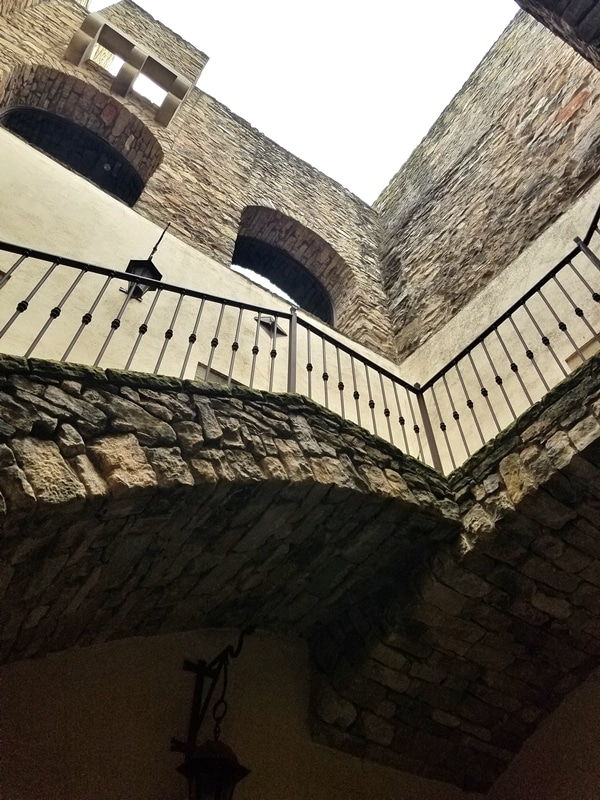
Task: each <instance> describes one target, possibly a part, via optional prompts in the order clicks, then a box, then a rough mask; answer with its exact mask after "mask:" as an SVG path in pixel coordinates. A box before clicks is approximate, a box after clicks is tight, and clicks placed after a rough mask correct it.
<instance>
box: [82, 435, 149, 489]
mask: <svg viewBox="0 0 600 800" xmlns="http://www.w3.org/2000/svg"><path fill="white" fill-rule="evenodd" d="M88 453H89V455H90V458H91V460H92V461H93V462H94V463H95V464H96V465H97V467H98V469H99V471H100V473H101V474H102V476H103V477H104V479H105V480H106V483H107V485H108V487H109V489H110V492H111V494H112V495H113V496H114V497H122V496H123V495H126V494H128V493H129V492H131V491H135V490H140V489H153V488H154V487H155V486H156V485H157V479H156V475H155V473H154V471H153V469H152V467H151V466H150V464H149V463H148V461H147V459H146V456H145V453H144V450H143V449H142V447H141V446H140V443H139V442H138V440H137V439H136V437H135V436H134V435H133V434H125V435H122V436H106V437H104V438H103V439H102V440H100V441H99V442H96V443H95V444H91V445H90V446H89V447H88Z"/></svg>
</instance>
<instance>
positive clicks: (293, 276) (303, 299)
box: [232, 236, 333, 325]
mask: <svg viewBox="0 0 600 800" xmlns="http://www.w3.org/2000/svg"><path fill="white" fill-rule="evenodd" d="M232 263H233V264H236V265H238V266H240V267H246V268H247V269H251V270H252V271H253V272H256V273H258V274H259V275H262V277H263V278H267V279H268V280H270V281H271V283H274V284H275V285H276V286H278V287H279V288H280V289H282V290H283V291H284V292H285V293H286V294H287V295H289V296H290V297H293V298H294V301H296V302H297V303H298V305H300V306H301V307H302V308H303V309H305V310H306V311H308V312H310V313H311V314H314V315H315V317H318V318H319V319H322V320H323V322H326V323H327V324H328V325H333V306H332V304H331V300H330V298H329V295H328V294H327V292H326V291H325V289H324V288H323V287H322V286H321V284H320V283H319V281H318V280H317V279H316V278H315V277H314V276H313V275H312V274H311V273H310V272H309V271H308V270H307V269H306V267H304V266H303V265H302V264H301V263H300V262H299V261H296V259H295V258H292V256H290V255H289V254H288V253H286V252H285V250H282V249H281V248H280V247H275V246H274V245H272V244H268V243H267V242H261V241H260V240H258V239H254V238H252V237H249V236H238V238H237V241H236V243H235V249H234V251H233V259H232Z"/></svg>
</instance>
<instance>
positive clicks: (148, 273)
mask: <svg viewBox="0 0 600 800" xmlns="http://www.w3.org/2000/svg"><path fill="white" fill-rule="evenodd" d="M170 225H171V223H170V222H169V223H168V224H167V227H166V228H165V229H164V231H163V232H162V233H161V235H160V236H159V239H158V241H157V243H156V244H155V245H154V247H153V248H152V252H151V253H150V255H149V256H148V258H142V259H132V260H131V261H130V262H129V264H128V265H127V269H126V270H125V272H129V273H130V274H131V275H136V276H137V277H140V278H151V279H152V280H154V281H159V280H160V279H161V278H162V272H159V271H158V269H157V268H156V267H155V265H154V263H153V261H152V256H153V255H154V254H155V253H156V251H157V250H158V246H159V244H160V243H161V242H162V240H163V236H164V235H165V233H166V232H167V231H168V230H169V227H170ZM149 290H150V291H154V287H153V286H152V287H151V286H148V284H145V283H137V281H130V282H129V289H128V290H125V289H123V290H122V291H127V294H128V299H131V298H132V297H134V298H135V299H136V300H141V299H142V297H143V296H144V295H145V294H146V292H147V291H149Z"/></svg>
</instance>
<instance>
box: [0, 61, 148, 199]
mask: <svg viewBox="0 0 600 800" xmlns="http://www.w3.org/2000/svg"><path fill="white" fill-rule="evenodd" d="M0 109H1V110H0V126H2V127H4V128H6V129H7V130H10V131H11V132H12V133H15V134H16V135H18V136H20V137H22V138H23V139H25V140H26V141H27V142H29V143H30V144H32V145H34V146H35V147H38V148H39V149H40V150H43V151H44V152H46V153H47V154H48V155H49V156H51V157H53V158H55V159H56V160H57V161H60V162H61V163H62V164H64V165H65V166H67V167H69V168H70V169H72V170H74V171H75V172H78V173H79V174H80V175H83V176H84V177H86V178H88V179H89V180H90V181H92V182H93V183H95V184H96V186H99V187H100V188H101V189H103V190H104V191H106V192H109V193H110V194H112V195H114V196H115V197H118V198H119V199H120V200H122V201H123V202H125V203H127V204H128V205H130V206H132V205H133V204H134V203H135V202H136V200H137V199H138V197H139V196H140V194H141V192H142V190H143V188H144V186H145V185H146V183H147V181H148V179H149V178H150V176H151V175H152V174H153V173H154V172H155V170H156V169H157V168H158V166H159V165H160V163H161V161H162V159H163V151H162V147H161V146H160V143H159V142H158V140H157V138H156V136H155V135H154V133H153V132H152V131H151V130H150V129H149V128H148V127H147V125H145V124H144V122H142V120H141V119H139V118H138V117H137V116H136V115H135V114H134V113H132V112H131V111H130V110H129V109H128V108H126V107H125V106H124V105H122V104H121V103H119V102H118V101H117V100H115V98H114V97H111V96H110V95H108V94H105V93H104V92H102V91H100V90H99V89H97V88H96V87H95V86H92V85H91V84H88V83H86V82H85V81H83V80H81V79H80V78H77V77H76V76H74V75H67V74H66V73H64V72H60V71H59V70H57V69H53V68H52V67H47V66H43V65H33V64H24V65H19V66H18V67H15V69H14V70H13V71H12V73H11V74H10V76H9V77H8V80H7V81H6V83H5V84H4V87H3V88H2V90H1V94H0Z"/></svg>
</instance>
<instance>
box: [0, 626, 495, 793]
mask: <svg viewBox="0 0 600 800" xmlns="http://www.w3.org/2000/svg"><path fill="white" fill-rule="evenodd" d="M235 638H236V633H234V632H218V633H211V632H202V633H187V634H177V635H170V636H161V637H151V638H146V639H129V640H125V641H120V642H109V643H107V644H104V645H100V646H97V647H91V648H87V649H80V650H72V651H70V652H65V653H61V654H56V655H53V656H49V657H47V658H45V659H42V660H35V661H29V662H22V663H19V664H14V665H12V666H9V667H6V668H5V669H4V670H3V676H2V688H3V698H4V699H3V731H2V733H3V735H2V748H3V751H4V752H3V765H4V774H3V780H2V784H3V785H2V789H3V792H4V795H5V796H6V797H10V798H11V800H28V798H31V797H36V796H44V797H52V798H54V800H71V798H74V797H77V798H79V800H105V798H109V797H129V798H131V800H165V798H167V800H177V798H183V797H185V796H186V790H185V782H184V780H183V778H182V777H181V776H180V775H179V774H177V773H176V771H175V768H176V767H177V766H178V764H179V763H180V762H181V757H180V756H179V755H178V754H176V753H170V752H169V744H170V739H171V736H176V737H178V738H185V735H186V730H187V724H188V718H189V709H190V706H191V697H192V688H193V677H192V676H191V675H190V673H186V672H184V671H183V670H182V668H181V667H182V663H183V659H184V658H192V659H197V658H208V659H210V658H212V657H213V656H214V655H216V654H217V653H218V652H219V651H220V650H221V649H222V648H223V647H224V646H226V645H227V644H230V643H234V642H235ZM308 684H309V671H308V663H307V652H306V648H305V645H304V644H303V643H302V642H301V641H300V640H297V639H293V638H283V637H275V636H273V635H267V634H262V633H258V634H255V635H254V636H253V637H250V638H249V639H247V640H246V643H245V645H244V650H243V652H242V654H241V656H240V658H239V659H238V661H236V662H233V665H232V668H231V670H230V684H229V691H228V696H227V700H228V703H229V709H230V710H229V713H228V715H227V717H226V720H225V723H224V725H223V734H222V736H223V740H224V741H225V742H226V743H227V744H229V745H230V746H231V747H233V749H234V750H235V752H236V755H237V756H238V758H239V759H240V761H241V763H243V764H244V765H245V766H248V767H249V768H250V769H251V770H252V772H251V774H250V776H249V777H248V778H246V780H245V781H243V782H242V783H241V784H239V787H238V789H237V791H236V798H239V800H253V799H256V800H257V799H258V798H265V799H266V798H273V800H281V798H287V800H296V798H297V800H305V798H310V799H311V800H334V799H336V800H337V799H338V798H339V800H371V799H372V798H373V797H378V798H381V800H419V798H422V799H423V800H466V798H476V797H479V795H475V794H465V793H463V792H461V791H460V790H459V789H457V788H456V787H452V786H449V785H446V784H442V783H439V782H436V781H430V780H426V779H424V778H419V777H416V776H413V775H409V774H406V773H400V772H398V771H396V770H392V769H390V768H387V767H383V766H378V765H376V764H373V763H369V762H366V761H363V760H360V759H358V758H354V757H352V756H348V755H344V754H342V753H340V752H336V751H334V750H330V749H328V748H325V747H322V746H319V745H317V744H314V743H313V742H311V740H310V736H309V730H308V723H307V716H308V689H309V686H308ZM203 733H204V734H205V735H206V736H207V737H208V736H209V735H210V728H209V727H207V728H206V729H205V730H204V731H203Z"/></svg>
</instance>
